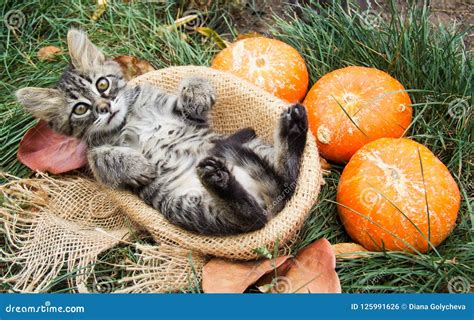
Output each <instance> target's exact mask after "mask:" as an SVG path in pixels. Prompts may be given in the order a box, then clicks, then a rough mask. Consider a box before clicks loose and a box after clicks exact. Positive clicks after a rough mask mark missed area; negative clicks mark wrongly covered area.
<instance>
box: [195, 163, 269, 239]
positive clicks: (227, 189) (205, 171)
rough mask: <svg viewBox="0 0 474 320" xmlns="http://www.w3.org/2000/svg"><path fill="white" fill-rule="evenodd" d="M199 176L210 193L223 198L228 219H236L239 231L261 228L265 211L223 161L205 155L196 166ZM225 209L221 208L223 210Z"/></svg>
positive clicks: (265, 215)
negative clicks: (229, 209)
mask: <svg viewBox="0 0 474 320" xmlns="http://www.w3.org/2000/svg"><path fill="white" fill-rule="evenodd" d="M197 172H198V175H199V178H200V180H201V182H202V184H203V185H204V187H205V188H206V189H207V190H208V191H209V192H211V193H212V194H214V195H216V196H218V197H219V198H220V199H222V200H225V203H226V205H228V206H229V207H230V208H231V209H232V210H231V211H232V214H233V216H232V217H229V218H228V219H225V220H228V221H234V222H235V221H237V222H238V228H239V229H240V230H239V231H240V232H249V231H253V230H257V229H260V228H262V227H263V226H264V225H265V224H266V223H267V221H268V216H267V214H266V211H265V210H264V209H263V208H262V207H261V206H260V205H259V204H258V203H257V201H256V200H255V198H254V197H252V195H250V194H249V193H248V192H247V191H246V190H245V189H244V188H243V187H242V185H241V184H240V183H239V182H238V181H237V180H236V179H235V177H234V176H233V175H232V173H231V172H230V171H229V169H228V168H227V166H226V164H225V162H224V161H223V160H222V159H220V158H216V157H207V158H205V159H203V160H202V161H201V162H200V163H199V164H198V166H197ZM225 211H227V210H223V212H225Z"/></svg>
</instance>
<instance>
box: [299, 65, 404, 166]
mask: <svg viewBox="0 0 474 320" xmlns="http://www.w3.org/2000/svg"><path fill="white" fill-rule="evenodd" d="M304 104H305V106H306V107H307V108H308V118H309V124H310V128H311V131H312V132H313V134H314V135H315V136H316V140H317V143H318V147H319V151H320V153H321V155H322V156H323V157H324V158H326V159H329V160H332V161H334V162H339V163H341V162H347V161H349V159H350V158H351V156H352V155H353V154H354V153H355V152H356V151H357V150H359V148H360V147H362V146H363V145H365V144H366V143H368V142H370V141H373V140H377V139H379V138H384V137H386V138H399V137H401V136H402V135H403V133H404V132H405V129H406V128H407V127H408V125H409V124H410V122H411V119H412V108H411V106H410V105H411V101H410V97H409V96H408V94H407V93H406V91H405V89H404V88H403V86H402V85H401V84H400V82H398V81H397V80H396V79H394V78H392V77H391V76H390V75H388V74H387V73H385V72H383V71H380V70H377V69H374V68H365V67H347V68H343V69H338V70H335V71H333V72H330V73H328V74H326V75H325V76H323V77H322V78H321V79H319V80H318V81H317V82H316V84H315V85H314V86H313V87H312V88H311V90H310V91H309V92H308V95H307V96H306V98H305V100H304Z"/></svg>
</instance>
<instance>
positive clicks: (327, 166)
mask: <svg viewBox="0 0 474 320" xmlns="http://www.w3.org/2000/svg"><path fill="white" fill-rule="evenodd" d="M319 162H320V163H321V169H323V171H330V170H331V165H330V164H329V162H327V160H326V159H324V158H323V157H319Z"/></svg>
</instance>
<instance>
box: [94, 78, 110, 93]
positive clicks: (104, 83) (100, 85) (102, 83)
mask: <svg viewBox="0 0 474 320" xmlns="http://www.w3.org/2000/svg"><path fill="white" fill-rule="evenodd" d="M95 86H96V87H97V90H99V92H104V91H105V90H107V89H108V88H109V80H107V78H104V77H102V78H99V80H97V83H96V85H95Z"/></svg>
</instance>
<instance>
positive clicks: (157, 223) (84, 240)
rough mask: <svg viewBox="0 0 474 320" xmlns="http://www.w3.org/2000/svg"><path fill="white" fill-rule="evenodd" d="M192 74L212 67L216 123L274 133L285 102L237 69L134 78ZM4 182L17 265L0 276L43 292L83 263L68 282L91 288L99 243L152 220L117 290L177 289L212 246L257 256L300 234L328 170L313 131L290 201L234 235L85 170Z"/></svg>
mask: <svg viewBox="0 0 474 320" xmlns="http://www.w3.org/2000/svg"><path fill="white" fill-rule="evenodd" d="M185 76H201V77H206V78H208V79H209V80H211V82H212V83H213V85H214V86H215V87H216V89H217V95H218V99H217V104H216V107H215V108H214V110H213V114H212V123H213V127H214V128H215V129H216V130H217V131H220V132H224V133H230V132H234V131H235V130H237V129H239V128H242V127H247V126H250V127H253V128H254V129H256V131H257V133H258V135H259V136H260V137H262V138H263V139H264V140H266V141H268V142H271V141H272V135H273V131H274V126H275V124H276V123H277V120H278V117H279V115H280V113H281V112H282V110H284V108H286V107H287V104H286V103H285V102H283V101H281V100H279V99H276V98H275V97H273V96H271V95H270V94H268V93H266V92H264V91H262V90H260V89H258V88H256V87H254V86H253V85H251V84H249V83H247V82H245V81H243V80H241V79H238V78H236V77H234V76H232V75H229V74H226V73H223V72H220V71H216V70H212V69H209V68H205V67H194V66H188V67H172V68H168V69H163V70H158V71H155V72H151V73H148V74H146V75H144V76H142V77H139V78H137V79H136V80H135V81H137V82H141V81H146V82H152V83H154V84H156V85H158V86H160V87H162V88H163V89H164V90H166V91H169V92H171V91H175V89H176V87H177V84H178V82H179V80H180V79H182V78H183V77H185ZM8 180H9V182H8V183H6V184H4V185H2V186H0V191H1V193H2V195H3V199H2V202H3V203H2V206H1V208H0V216H1V220H0V223H1V224H0V225H1V230H0V232H1V233H3V234H5V238H6V241H7V243H6V244H5V248H3V249H2V251H1V257H0V258H1V261H0V262H2V263H4V264H6V265H7V266H8V267H9V268H10V267H12V266H15V267H17V268H19V271H18V272H16V273H15V274H10V273H9V272H8V270H6V271H5V272H3V273H2V275H1V278H0V280H2V281H4V282H7V283H9V284H10V285H11V288H12V291H19V292H44V291H47V290H49V289H50V288H51V283H52V281H53V280H54V279H55V278H56V277H57V276H58V275H59V274H60V272H61V270H62V269H63V268H66V270H67V272H76V276H75V277H74V278H73V280H70V282H71V283H70V287H75V288H77V291H80V292H87V291H88V290H87V288H86V285H85V283H86V281H87V279H88V277H89V276H90V275H91V274H93V271H94V263H95V262H96V261H97V257H98V255H99V254H100V253H101V252H104V251H106V250H108V249H110V248H112V247H114V246H116V245H117V244H119V243H120V242H127V241H128V235H129V234H130V233H131V232H133V230H136V229H145V230H147V231H148V232H150V233H151V234H152V236H153V237H154V238H155V240H156V241H157V242H158V245H157V246H145V245H139V244H132V245H135V246H136V248H137V250H138V251H139V252H140V253H138V262H133V263H131V262H130V263H128V264H126V265H124V268H125V269H126V270H128V271H129V272H130V276H128V277H125V278H124V279H121V280H120V281H121V283H122V284H124V285H125V287H124V288H123V289H119V290H117V291H118V292H174V291H180V290H185V291H193V290H194V289H193V288H198V287H199V286H198V285H196V283H198V282H199V281H200V277H201V270H202V267H203V265H204V263H205V261H206V258H207V257H209V256H219V257H225V258H232V259H244V260H249V259H255V258H257V257H258V255H257V253H255V251H254V250H255V249H256V248H260V247H266V248H268V249H270V250H271V249H273V247H274V245H275V242H276V241H277V240H278V242H279V245H281V246H288V245H290V244H291V242H292V241H293V240H294V239H295V238H296V237H297V234H298V231H299V229H300V228H301V226H302V224H303V223H304V220H305V219H306V217H307V215H308V214H309V211H310V209H311V207H312V206H313V205H314V203H315V201H316V199H317V195H318V193H319V189H320V185H321V184H322V182H323V180H322V177H321V168H320V163H319V157H318V152H317V148H316V143H315V141H314V138H313V137H312V135H308V142H307V145H306V148H305V152H304V156H303V160H302V169H301V173H300V178H299V181H298V183H297V185H296V192H295V195H294V196H293V198H292V199H291V201H290V202H289V203H288V204H287V206H286V207H285V209H284V210H283V211H282V212H281V213H280V214H279V215H277V217H275V218H274V219H272V220H271V221H270V222H269V223H268V224H267V226H266V227H265V228H263V229H261V230H258V231H255V232H252V233H248V234H242V235H238V236H232V237H207V236H199V235H196V234H193V233H190V232H187V231H185V230H182V229H180V228H177V227H176V226H174V225H171V224H170V223H168V221H167V220H165V219H164V218H163V217H162V216H161V215H160V214H159V213H158V212H157V211H156V210H154V209H152V208H151V207H148V206H147V205H145V204H144V203H143V202H142V201H141V200H140V199H138V198H137V197H136V196H134V195H132V194H130V193H127V192H121V191H117V190H111V189H108V188H106V187H104V186H100V185H99V184H97V183H95V182H94V181H92V180H90V179H88V178H85V177H67V178H61V180H58V179H54V178H51V177H48V176H45V175H41V176H40V177H39V178H37V179H16V178H13V177H8Z"/></svg>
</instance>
